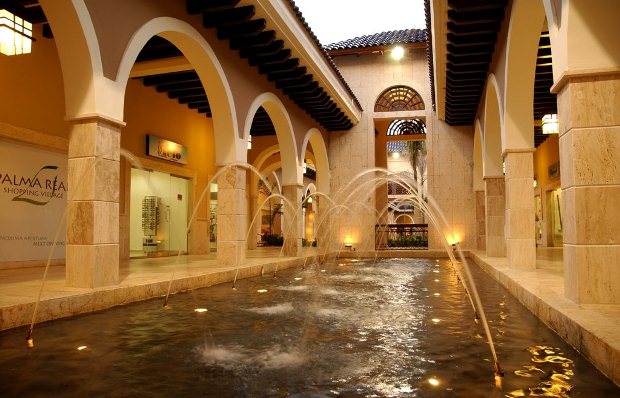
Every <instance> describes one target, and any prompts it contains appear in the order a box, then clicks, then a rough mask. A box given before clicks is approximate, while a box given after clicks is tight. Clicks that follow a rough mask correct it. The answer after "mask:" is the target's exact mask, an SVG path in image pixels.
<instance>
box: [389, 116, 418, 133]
mask: <svg viewBox="0 0 620 398" xmlns="http://www.w3.org/2000/svg"><path fill="white" fill-rule="evenodd" d="M412 134H426V126H425V125H424V122H423V121H421V120H420V119H413V120H394V121H393V122H392V123H390V125H389V126H388V129H387V134H386V135H412Z"/></svg>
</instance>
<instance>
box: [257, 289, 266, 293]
mask: <svg viewBox="0 0 620 398" xmlns="http://www.w3.org/2000/svg"><path fill="white" fill-rule="evenodd" d="M257 292H259V293H267V289H258V290H257Z"/></svg>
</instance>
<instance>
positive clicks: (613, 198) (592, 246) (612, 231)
mask: <svg viewBox="0 0 620 398" xmlns="http://www.w3.org/2000/svg"><path fill="white" fill-rule="evenodd" d="M557 89H558V90H559V92H558V115H559V120H560V175H561V177H560V178H561V186H562V215H563V219H562V224H563V232H564V283H565V285H564V287H565V292H566V296H567V297H568V298H569V299H571V300H573V301H575V302H577V303H580V304H585V303H597V304H604V303H612V304H619V303H620V239H619V238H618V225H620V207H618V203H620V96H619V95H618V93H620V73H616V74H605V75H600V76H596V75H593V74H590V75H587V76H578V75H576V74H572V75H571V76H570V77H568V78H566V79H564V84H563V85H562V86H561V87H559V88H557Z"/></svg>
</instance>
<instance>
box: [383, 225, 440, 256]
mask: <svg viewBox="0 0 620 398" xmlns="http://www.w3.org/2000/svg"><path fill="white" fill-rule="evenodd" d="M394 249H398V250H402V249H417V250H420V249H422V250H426V249H428V224H384V225H375V250H394Z"/></svg>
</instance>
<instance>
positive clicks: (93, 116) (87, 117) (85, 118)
mask: <svg viewBox="0 0 620 398" xmlns="http://www.w3.org/2000/svg"><path fill="white" fill-rule="evenodd" d="M65 120H66V121H67V122H71V123H91V122H104V123H106V124H111V125H113V126H115V127H119V128H120V127H125V126H126V125H127V123H125V122H124V121H122V120H118V119H115V118H113V117H110V116H107V115H102V114H100V113H85V114H83V115H78V116H73V117H66V118H65Z"/></svg>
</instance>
